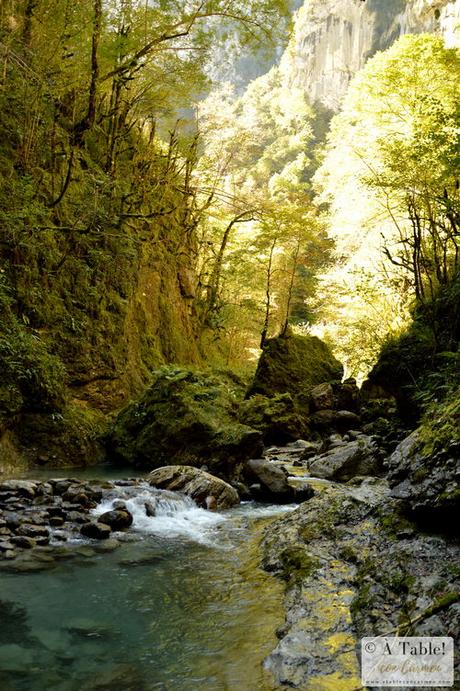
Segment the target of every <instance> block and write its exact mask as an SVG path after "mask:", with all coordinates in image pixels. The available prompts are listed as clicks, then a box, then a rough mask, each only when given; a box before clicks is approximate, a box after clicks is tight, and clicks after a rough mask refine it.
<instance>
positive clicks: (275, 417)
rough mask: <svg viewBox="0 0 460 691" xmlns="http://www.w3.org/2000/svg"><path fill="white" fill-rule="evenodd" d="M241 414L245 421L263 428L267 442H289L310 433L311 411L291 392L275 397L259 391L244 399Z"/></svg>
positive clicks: (251, 425) (242, 420) (241, 420)
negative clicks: (300, 403) (261, 394)
mask: <svg viewBox="0 0 460 691" xmlns="http://www.w3.org/2000/svg"><path fill="white" fill-rule="evenodd" d="M238 417H239V421H240V422H241V423H243V424H245V425H249V426H250V427H253V428H254V429H257V430H259V431H260V432H262V434H263V438H264V441H265V443H266V444H285V443H287V442H290V441H295V440H296V439H299V437H301V438H302V439H308V438H309V436H310V427H309V424H308V414H306V412H305V409H303V410H302V409H301V408H300V407H299V406H297V405H296V403H295V401H294V400H293V398H292V396H291V395H290V394H288V393H283V394H276V395H275V396H273V397H272V398H268V397H267V396H260V395H259V394H257V395H256V396H253V397H252V398H249V399H248V400H246V401H243V403H242V404H241V407H240V409H239V414H238Z"/></svg>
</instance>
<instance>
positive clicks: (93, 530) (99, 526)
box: [80, 523, 112, 540]
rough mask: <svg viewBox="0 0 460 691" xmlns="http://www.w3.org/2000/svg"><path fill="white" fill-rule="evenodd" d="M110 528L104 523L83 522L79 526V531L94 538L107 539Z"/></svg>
mask: <svg viewBox="0 0 460 691" xmlns="http://www.w3.org/2000/svg"><path fill="white" fill-rule="evenodd" d="M111 532H112V529H111V528H110V526H108V525H106V524H105V523H84V524H83V525H82V526H81V528H80V533H81V534H82V535H84V536H85V537H90V538H93V539H95V540H107V539H108V538H109V537H110V533H111Z"/></svg>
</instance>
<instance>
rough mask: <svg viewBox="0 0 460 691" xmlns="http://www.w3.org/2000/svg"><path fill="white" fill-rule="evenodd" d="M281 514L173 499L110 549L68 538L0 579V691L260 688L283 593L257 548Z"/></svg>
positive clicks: (266, 683)
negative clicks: (32, 567)
mask: <svg viewBox="0 0 460 691" xmlns="http://www.w3.org/2000/svg"><path fill="white" fill-rule="evenodd" d="M133 501H134V499H133ZM168 506H169V504H168ZM283 510H289V508H279V507H266V506H265V507H263V506H257V505H254V504H246V505H241V506H240V507H237V508H236V509H233V510H230V511H228V512H225V513H224V514H222V515H216V514H210V513H208V512H204V511H202V510H201V509H197V508H196V507H193V506H190V504H187V503H185V504H183V505H181V504H180V502H179V504H178V506H177V507H173V508H172V509H168V510H166V509H165V511H164V515H161V516H158V517H157V518H154V519H149V520H150V523H146V522H145V521H144V522H142V521H140V520H136V517H135V523H134V529H133V530H131V531H130V532H129V533H128V534H127V535H126V536H125V538H124V540H125V541H124V542H122V543H121V544H120V546H119V547H118V548H117V549H115V550H114V551H106V547H107V546H106V545H104V543H94V542H90V541H79V542H76V543H73V544H71V545H70V548H69V547H56V553H55V554H53V553H52V552H50V551H46V550H45V551H43V552H42V557H41V558H42V559H43V560H45V561H43V567H44V570H40V571H38V572H35V571H32V572H28V571H27V570H26V571H25V572H24V573H12V572H11V573H9V572H8V573H5V572H2V571H0V617H1V625H0V689H1V690H2V691H8V690H9V689H18V690H20V691H22V690H23V691H48V689H56V690H60V691H84V690H88V691H90V690H94V689H104V690H109V689H111V690H112V689H113V691H126V690H128V689H132V690H133V691H142V690H143V689H146V690H148V689H160V690H163V691H192V689H193V690H194V689H199V690H200V691H246V690H247V691H255V690H259V689H260V691H268V690H269V689H271V688H272V685H271V682H270V678H269V677H267V676H266V673H265V672H263V670H262V661H263V659H264V657H265V656H266V655H267V654H268V653H269V652H270V651H271V650H272V649H273V648H274V647H275V645H276V638H275V635H274V632H275V630H276V628H277V627H278V626H280V625H281V624H282V623H283V621H284V617H283V611H282V594H283V589H282V585H281V584H280V583H279V582H278V581H277V580H276V579H274V578H273V577H271V576H269V575H267V574H265V573H264V572H262V571H261V570H260V569H259V568H258V561H259V553H258V541H259V539H260V534H261V531H262V529H263V526H264V525H265V524H266V523H267V521H268V520H271V519H272V518H273V517H274V515H276V514H277V513H278V512H280V511H283ZM109 547H110V544H109ZM100 550H103V551H100ZM56 557H59V558H58V559H56ZM26 566H27V564H26Z"/></svg>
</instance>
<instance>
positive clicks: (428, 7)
mask: <svg viewBox="0 0 460 691" xmlns="http://www.w3.org/2000/svg"><path fill="white" fill-rule="evenodd" d="M422 32H436V33H441V34H442V35H444V36H445V39H446V44H447V45H448V46H450V47H453V46H456V45H460V0H306V1H305V3H304V5H303V6H302V7H301V8H300V10H299V11H298V13H297V15H296V19H295V23H294V31H293V35H292V39H291V42H290V44H289V46H288V48H287V50H286V51H285V53H284V55H283V57H282V60H281V70H282V72H284V74H285V76H286V78H287V80H288V82H289V83H290V84H292V85H293V86H296V87H300V88H303V89H305V90H306V92H307V93H308V94H309V96H310V98H311V100H312V101H313V102H315V101H319V102H320V103H322V104H323V105H324V106H326V107H327V108H329V109H331V110H333V111H335V110H337V109H338V107H339V104H340V100H341V98H342V96H343V95H344V93H345V91H346V89H347V86H348V84H349V82H350V80H351V78H352V77H353V75H354V74H356V72H358V71H359V70H360V69H361V68H362V67H363V66H364V64H365V62H366V61H367V60H368V58H370V57H371V56H372V55H374V53H376V52H377V51H378V50H385V49H386V48H388V47H389V46H390V45H391V44H392V43H394V41H395V40H397V39H398V38H399V36H401V35H403V34H406V33H422Z"/></svg>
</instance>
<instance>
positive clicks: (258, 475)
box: [246, 458, 313, 503]
mask: <svg viewBox="0 0 460 691" xmlns="http://www.w3.org/2000/svg"><path fill="white" fill-rule="evenodd" d="M246 472H247V473H248V475H249V477H250V478H251V477H252V479H253V480H256V481H257V485H259V486H260V490H259V492H257V491H256V492H255V496H256V497H257V496H258V497H259V498H260V499H264V500H271V501H276V502H281V503H287V502H296V501H297V502H298V501H300V502H301V501H306V500H307V499H309V498H310V497H311V496H313V490H312V488H311V487H310V486H309V485H305V486H304V487H302V489H296V488H294V487H292V486H291V485H290V484H289V482H288V477H289V475H288V473H287V471H286V470H285V469H284V468H283V467H281V466H279V465H276V464H275V463H273V462H271V461H268V460H266V459H263V458H261V459H252V460H251V461H248V462H247V464H246ZM253 487H254V485H251V488H253Z"/></svg>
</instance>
